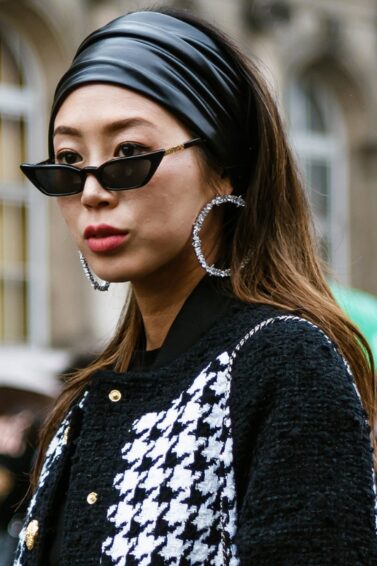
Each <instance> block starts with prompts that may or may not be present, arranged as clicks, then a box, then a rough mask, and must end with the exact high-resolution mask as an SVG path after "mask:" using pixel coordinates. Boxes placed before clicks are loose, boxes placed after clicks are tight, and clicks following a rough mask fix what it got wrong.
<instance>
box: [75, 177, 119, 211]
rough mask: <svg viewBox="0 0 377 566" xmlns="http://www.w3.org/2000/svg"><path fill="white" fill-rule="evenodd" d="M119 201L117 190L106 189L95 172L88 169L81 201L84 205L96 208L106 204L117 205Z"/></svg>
mask: <svg viewBox="0 0 377 566" xmlns="http://www.w3.org/2000/svg"><path fill="white" fill-rule="evenodd" d="M117 202H118V195H117V193H116V191H109V190H107V189H105V188H104V187H103V186H102V185H101V183H100V182H99V181H98V179H96V177H95V176H94V175H93V173H91V172H89V171H88V174H87V177H86V180H85V184H84V188H83V191H82V193H81V203H82V205H83V206H86V207H91V208H96V207H104V206H115V205H116V203H117Z"/></svg>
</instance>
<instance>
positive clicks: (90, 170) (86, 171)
mask: <svg viewBox="0 0 377 566" xmlns="http://www.w3.org/2000/svg"><path fill="white" fill-rule="evenodd" d="M203 141H204V139H203V138H193V139H191V140H188V141H187V142H185V143H182V144H179V145H175V146H173V147H170V148H168V149H158V150H156V151H150V152H147V153H142V154H140V155H131V156H130V157H117V158H115V159H110V160H109V161H105V162H104V163H102V164H101V165H99V166H98V167H93V166H88V167H82V168H80V167H75V166H74V165H64V164H58V163H51V159H46V160H45V161H41V162H40V163H36V164H32V163H22V164H21V165H20V169H21V171H22V172H23V173H24V175H25V176H26V177H27V178H28V179H29V181H31V182H32V183H33V185H34V186H35V187H36V188H37V189H38V190H40V191H41V192H42V193H43V194H44V195H46V196H49V197H66V196H67V197H68V196H72V195H78V194H80V193H81V192H82V191H83V190H84V186H85V182H86V179H87V177H88V175H93V176H94V177H95V178H96V179H97V181H98V182H99V183H100V185H101V187H103V188H104V189H106V190H108V191H130V190H132V189H138V188H140V187H143V186H144V185H146V184H147V183H148V181H150V180H151V178H152V177H153V175H154V174H155V172H156V170H157V168H158V166H159V165H160V163H161V161H162V159H163V158H164V157H165V156H166V155H171V154H172V153H177V152H179V151H183V150H184V149H186V148H188V147H192V146H193V145H197V144H198V143H201V142H203ZM140 160H147V161H149V162H150V164H151V168H150V170H149V172H148V175H147V176H146V177H145V178H144V179H143V181H142V182H141V183H139V184H136V185H132V186H131V187H126V188H123V187H122V188H113V187H109V186H107V185H106V184H104V183H103V181H102V176H103V171H104V169H106V167H108V166H109V165H112V164H115V163H116V164H118V163H123V162H125V163H130V162H132V163H133V162H135V161H140ZM47 169H48V170H49V171H53V170H57V171H73V172H74V173H76V174H78V175H79V177H80V179H81V186H80V189H79V190H76V191H71V192H64V193H53V194H52V193H50V192H47V191H46V189H45V188H44V187H43V185H41V183H40V182H39V181H38V179H37V176H36V173H37V172H38V171H40V170H42V171H45V170H47Z"/></svg>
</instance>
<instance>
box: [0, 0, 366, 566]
mask: <svg viewBox="0 0 377 566" xmlns="http://www.w3.org/2000/svg"><path fill="white" fill-rule="evenodd" d="M158 4H160V5H173V6H178V7H182V8H188V9H190V10H192V11H193V12H195V13H197V14H198V15H203V16H204V17H205V18H207V19H209V20H210V21H212V22H214V23H215V24H217V25H219V26H220V27H221V28H222V29H223V30H225V31H226V32H228V33H229V34H230V35H231V36H232V37H233V38H234V39H235V40H236V41H237V42H238V43H239V44H240V45H241V46H242V48H243V49H244V50H246V51H247V52H248V53H249V54H250V55H251V56H252V57H253V58H255V59H257V60H259V63H260V66H261V68H262V70H263V71H264V73H265V75H266V77H267V80H268V82H269V84H270V87H271V89H272V91H273V92H274V93H275V97H276V99H277V100H278V104H279V107H280V109H281V113H282V115H283V118H284V121H285V124H286V128H287V131H288V133H289V136H290V139H291V143H292V146H293V147H294V150H295V152H296V155H297V158H298V160H299V163H300V166H301V170H302V174H303V176H304V179H305V182H306V188H307V191H308V194H309V197H310V201H311V203H312V207H313V212H314V215H315V221H316V227H317V231H318V235H319V240H320V248H321V253H322V255H323V257H324V258H325V259H326V260H327V261H328V263H329V265H330V267H331V269H332V271H333V273H334V276H335V280H336V281H337V283H336V284H335V283H334V284H333V289H334V292H335V294H336V296H337V297H338V299H339V301H340V302H341V304H342V305H343V306H344V307H345V309H346V310H348V312H349V313H350V316H351V317H352V318H353V319H354V320H355V322H356V323H357V324H359V325H360V327H361V329H362V330H363V331H364V332H365V334H366V336H367V338H368V340H369V342H370V344H371V346H372V348H374V351H375V352H377V299H376V296H377V254H376V249H377V229H376V224H377V195H376V192H377V72H376V70H377V1H376V0H181V1H173V0H169V1H161V2H159V3H158ZM151 5H157V3H154V2H151V1H137V0H0V566H5V565H7V564H8V563H11V561H10V559H9V556H10V555H11V553H12V545H13V542H14V540H15V538H16V536H17V533H18V526H19V522H20V517H21V516H22V512H23V508H22V507H21V508H20V509H19V510H18V511H17V512H16V513H14V511H15V506H14V503H15V501H16V500H19V499H20V494H21V495H22V493H23V492H24V491H23V490H25V485H24V484H26V482H25V477H27V476H25V473H27V471H28V469H29V467H30V464H31V461H32V454H33V451H32V449H31V448H30V447H32V445H33V442H35V440H34V439H35V430H36V428H37V426H38V423H39V421H40V420H41V418H43V415H44V413H45V411H46V410H47V408H48V406H49V404H50V403H51V400H52V399H53V398H54V396H55V395H56V394H57V392H58V390H59V380H58V379H57V375H58V374H59V373H60V372H62V371H64V370H65V369H66V368H67V367H70V366H72V365H77V363H76V362H77V360H78V358H80V359H86V358H88V357H90V356H91V355H92V354H93V353H94V352H95V351H97V350H98V349H100V348H101V347H102V346H103V344H104V342H105V341H106V340H107V339H108V337H109V336H110V334H111V332H112V330H113V328H114V326H115V324H116V321H117V318H118V316H119V313H120V309H121V307H122V305H123V302H124V299H125V295H126V292H127V289H126V286H125V285H112V286H111V288H110V289H111V290H110V292H109V293H106V294H101V293H95V292H94V291H92V289H91V287H90V285H89V283H88V282H87V280H86V279H84V276H83V274H82V272H81V268H80V264H79V260H78V254H77V250H76V249H75V246H74V245H73V242H71V240H70V237H69V235H68V233H67V230H66V228H65V226H64V225H63V222H62V220H61V218H60V216H59V214H58V211H57V208H56V203H55V202H54V201H53V200H52V199H51V200H49V199H47V198H43V196H42V195H40V194H39V193H38V191H37V190H36V189H34V188H32V187H31V186H30V185H29V184H28V183H27V182H26V180H25V179H24V178H23V177H22V176H21V173H20V170H19V163H20V162H23V161H28V162H36V161H41V160H43V159H45V158H46V157H47V135H46V133H47V123H48V115H49V109H50V104H51V100H52V96H53V92H54V88H55V86H56V83H57V81H58V79H59V77H60V76H61V75H62V73H63V72H64V71H65V70H66V68H67V67H68V66H69V64H70V61H71V59H72V56H73V55H74V52H75V50H76V48H77V47H78V45H79V43H80V41H81V40H82V39H83V38H84V37H85V36H86V35H87V34H88V33H89V32H90V31H92V30H93V29H95V28H97V27H98V26H99V25H101V24H104V23H106V22H107V21H108V20H110V19H112V18H115V17H117V16H119V15H121V14H123V13H125V12H127V11H130V10H133V9H138V8H141V7H143V6H151ZM353 289H357V290H356V291H354V290H353ZM19 478H21V479H22V478H23V479H24V482H23V485H21V486H20V479H19ZM21 483H22V482H21ZM15 493H16V496H15ZM9 510H11V511H9ZM7 556H8V558H7Z"/></svg>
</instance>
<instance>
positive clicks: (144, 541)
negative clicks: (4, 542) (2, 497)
mask: <svg viewBox="0 0 377 566" xmlns="http://www.w3.org/2000/svg"><path fill="white" fill-rule="evenodd" d="M22 169H23V171H24V173H25V174H26V175H27V176H28V177H29V179H30V180H31V181H32V182H33V183H34V185H35V186H36V187H37V188H38V189H39V190H40V191H42V192H43V193H44V194H45V195H46V196H49V197H55V198H56V200H57V203H58V206H59V208H60V210H61V213H62V215H63V217H64V219H65V220H66V223H67V225H68V228H69V230H70V232H71V234H72V236H73V239H74V241H75V243H76V245H77V247H78V249H79V251H80V254H81V262H82V266H83V269H84V273H85V275H86V276H87V277H88V279H89V281H90V283H91V284H92V286H93V287H94V288H95V289H97V290H99V291H105V290H107V288H108V286H109V284H110V283H116V282H124V281H130V283H131V293H130V295H129V299H128V302H127V305H126V308H125V312H124V315H123V316H122V317H121V320H120V322H119V326H118V329H117V331H116V334H115V336H114V337H113V339H112V340H111V342H110V343H109V345H108V346H107V348H106V349H105V351H104V352H103V353H102V354H101V355H100V356H99V357H98V358H97V359H96V360H95V361H94V362H93V363H91V364H90V365H89V366H88V367H87V368H85V369H83V370H81V371H78V372H75V373H74V374H73V375H72V376H71V377H70V378H69V380H68V381H67V383H66V385H65V388H64V390H63V392H62V394H61V395H60V397H59V398H58V400H57V402H56V405H55V407H54V409H53V411H52V412H51V415H50V417H49V418H48V420H47V422H46V424H45V426H44V430H43V434H42V436H41V443H40V450H39V456H38V459H37V463H36V467H35V471H34V477H33V487H34V494H33V498H32V500H31V503H30V506H29V509H28V514H27V518H26V521H25V524H24V527H23V529H22V532H21V535H20V542H19V546H18V550H17V557H16V562H15V564H17V565H37V564H43V565H53V564H54V565H55V564H59V565H73V564H88V565H89V564H93V565H94V564H98V563H103V564H118V565H121V564H123V565H133V564H135V565H136V564H138V565H139V564H140V565H141V564H142V565H143V566H147V565H149V564H150V565H155V564H156V565H157V564H207V565H213V564H219V565H220V564H229V565H237V564H245V565H246V564H253V565H267V564H268V565H271V564H273V565H278V564H284V565H292V566H293V565H297V564H304V563H305V564H313V565H314V564H321V565H325V564H343V565H350V566H351V565H352V566H354V565H355V564H365V565H367V564H369V565H370V564H375V563H377V536H376V521H375V485H374V481H375V477H374V461H373V452H372V443H373V442H374V440H373V439H372V438H371V433H370V431H371V428H373V425H374V421H375V383H374V377H373V360H372V356H371V355H370V350H369V348H368V345H367V343H366V342H365V339H364V338H363V336H362V335H361V334H360V332H359V331H358V330H357V329H356V328H355V327H354V326H353V324H352V323H351V322H350V321H349V320H348V319H347V318H346V317H345V315H344V314H343V313H342V311H341V310H340V309H339V307H338V306H337V304H336V302H335V300H334V298H333V296H332V294H331V292H330V290H329V288H328V285H327V283H326V280H325V278H324V275H323V271H322V268H321V265H320V262H319V259H318V255H317V251H316V246H315V244H314V242H313V237H312V229H311V219H310V214H309V211H308V205H307V202H306V199H305V193H304V190H303V188H302V185H301V181H300V177H299V175H298V172H297V168H296V164H295V162H294V159H293V157H292V154H291V151H290V149H289V147H288V143H287V139H286V135H285V133H284V130H283V127H282V124H281V120H280V117H279V114H278V111H277V109H276V105H275V103H274V101H273V99H272V97H271V95H270V93H269V91H268V88H267V87H266V85H265V82H264V80H263V78H262V76H261V74H260V72H259V71H258V69H257V68H256V66H255V64H254V63H253V62H251V61H249V60H248V59H247V58H246V56H245V55H244V54H243V53H241V52H240V50H239V49H238V48H237V47H236V46H235V45H233V43H232V41H231V40H230V39H229V38H227V37H226V36H225V35H224V34H222V33H221V32H220V31H219V30H217V29H215V28H214V27H212V26H211V25H210V24H208V23H207V22H205V21H202V20H199V19H197V18H196V17H194V16H192V15H189V14H188V13H186V12H177V11H173V10H167V9H154V10H150V11H148V10H145V11H141V12H135V13H132V14H128V15H126V16H122V17H120V18H118V19H116V20H114V21H112V22H110V23H109V24H107V25H106V26H104V27H103V28H100V29H98V30H96V31H95V32H93V33H92V34H91V35H90V36H89V37H87V38H86V39H85V40H84V42H83V43H82V44H81V46H80V47H79V49H78V51H77V53H76V56H75V58H74V60H73V63H72V65H71V67H70V68H69V69H68V71H67V72H66V73H65V75H64V76H63V77H62V79H61V81H60V82H59V84H58V86H57V90H56V93H55V98H54V102H53V108H52V113H51V121H50V130H49V159H48V160H47V161H45V162H43V163H40V164H35V165H34V164H24V165H23V166H22ZM96 276H97V277H99V278H101V279H102V281H101V280H98V279H97V277H96Z"/></svg>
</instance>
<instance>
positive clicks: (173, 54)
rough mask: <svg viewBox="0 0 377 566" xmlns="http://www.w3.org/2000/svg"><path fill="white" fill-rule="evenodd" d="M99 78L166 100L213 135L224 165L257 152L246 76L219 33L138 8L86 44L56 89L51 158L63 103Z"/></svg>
mask: <svg viewBox="0 0 377 566" xmlns="http://www.w3.org/2000/svg"><path fill="white" fill-rule="evenodd" d="M95 82H100V83H110V84H116V85H120V86H124V87H126V88H130V89H133V90H135V91H137V92H139V93H141V94H143V95H145V96H148V97H150V98H151V99H153V100H154V101H156V102H158V103H160V104H161V105H163V106H164V107H165V108H167V109H168V110H169V111H170V112H172V113H173V114H174V115H176V117H178V118H180V119H181V120H182V121H183V123H184V124H186V125H187V126H188V127H189V128H190V129H191V130H192V131H193V133H194V134H195V135H200V136H202V137H204V138H206V139H207V140H208V144H206V145H208V148H209V150H210V151H211V152H212V153H213V154H214V156H215V157H216V158H217V160H218V161H219V163H220V164H221V165H223V166H224V167H225V166H234V165H238V164H240V163H245V158H246V157H247V156H248V155H250V149H249V148H250V145H251V144H250V140H249V132H248V131H247V116H245V112H246V109H247V102H246V100H247V99H248V92H247V86H246V84H245V81H244V80H243V79H242V77H241V76H240V74H239V73H238V72H237V70H236V69H235V68H234V65H233V66H232V64H231V63H230V62H229V61H228V58H227V57H226V55H225V54H224V53H223V52H222V51H221V49H220V47H219V46H218V45H217V43H216V42H215V41H214V40H213V39H212V38H211V37H209V36H208V35H207V34H206V33H204V32H203V31H201V30H200V29H198V28H197V27H194V26H193V25H191V24H189V23H187V22H185V21H183V20H180V19H179V18H178V17H172V16H170V15H167V14H163V13H160V12H152V11H144V12H135V13H132V14H128V15H126V16H121V17H120V18H117V19H116V20H113V21H111V22H110V23H108V24H107V25H105V26H104V27H102V28H100V29H98V30H96V31H95V32H93V33H92V34H91V35H89V36H88V37H87V38H86V39H85V40H84V41H83V43H82V44H81V45H80V47H79V49H78V51H77V53H76V56H75V58H74V60H73V62H72V65H71V67H70V68H69V69H68V71H67V72H66V73H65V74H64V76H63V77H62V79H61V80H60V82H59V84H58V86H57V89H56V92H55V98H54V102H53V107H52V112H51V120H50V130H49V151H50V156H52V155H53V145H52V132H53V125H54V120H55V116H56V113H57V111H58V109H59V107H60V105H61V104H62V102H63V101H64V99H65V98H66V97H67V95H68V94H69V93H70V92H71V91H72V90H74V89H75V88H77V87H79V86H81V85H83V84H87V83H95ZM248 161H249V159H248Z"/></svg>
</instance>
